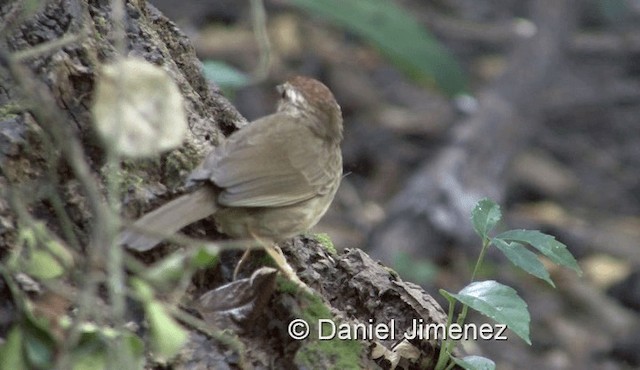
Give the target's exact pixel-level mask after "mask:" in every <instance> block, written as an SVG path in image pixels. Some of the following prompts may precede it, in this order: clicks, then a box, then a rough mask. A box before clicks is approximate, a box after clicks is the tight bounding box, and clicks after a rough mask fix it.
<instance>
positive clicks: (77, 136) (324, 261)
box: [0, 0, 446, 369]
mask: <svg viewBox="0 0 640 370" xmlns="http://www.w3.org/2000/svg"><path fill="white" fill-rule="evenodd" d="M22 7H23V5H22V2H21V1H14V2H8V3H5V4H4V5H2V6H1V7H0V19H1V20H2V22H0V24H2V26H1V27H3V28H2V33H1V37H0V50H4V51H3V52H2V54H1V55H0V62H2V63H1V64H2V66H1V70H2V74H1V75H0V106H1V107H2V110H1V111H0V114H1V115H0V122H1V124H0V166H1V167H2V171H1V172H0V185H1V186H2V189H3V190H2V193H3V196H2V198H1V200H0V221H1V222H0V258H5V257H6V256H7V255H8V254H9V253H11V251H12V249H14V248H15V247H16V243H17V240H18V239H17V233H18V231H19V226H20V225H19V224H18V222H19V221H18V220H22V221H24V220H25V219H27V220H38V221H42V222H44V223H45V224H46V225H47V227H48V228H49V230H52V231H53V232H54V233H56V235H55V238H59V240H62V241H63V242H64V243H65V244H66V245H69V246H72V247H75V248H76V251H75V252H76V253H77V254H78V255H79V256H82V255H83V252H84V251H85V250H86V249H87V248H90V245H91V243H95V238H94V237H95V234H96V232H95V230H98V229H100V228H101V226H102V225H101V224H100V222H101V220H102V218H101V216H100V215H99V214H98V213H100V212H99V210H100V209H101V204H105V203H106V202H107V199H106V196H105V188H106V185H105V183H104V178H103V173H104V170H105V169H104V168H103V167H104V165H105V163H106V160H105V151H104V150H103V147H102V144H101V142H100V140H99V138H98V137H97V136H96V135H95V132H94V130H93V128H92V120H91V114H90V107H91V104H92V94H93V89H94V85H95V80H96V76H97V74H96V71H97V68H98V67H99V66H100V64H101V63H105V62H108V61H110V60H113V59H114V58H115V57H116V56H117V55H118V51H117V49H118V48H117V47H116V46H114V45H117V44H118V42H117V41H118V40H117V35H118V32H117V30H116V28H114V22H113V21H112V19H113V18H112V14H111V10H110V7H109V2H108V1H99V0H94V1H86V0H49V1H46V2H45V4H44V5H43V6H42V7H41V8H40V9H38V10H36V11H35V12H33V13H31V14H26V15H25V14H24V13H23V9H22ZM124 30H125V40H124V44H125V49H126V54H127V55H128V56H132V55H134V56H137V57H141V58H144V59H145V60H147V61H149V62H151V63H153V64H156V65H158V66H161V67H162V68H163V69H164V70H166V71H167V72H168V73H169V75H170V76H171V77H172V78H173V79H174V80H175V82H176V83H177V84H178V86H179V88H180V91H181V93H182V94H183V96H184V98H185V108H186V112H187V116H188V123H189V129H190V130H189V131H190V132H189V135H188V137H187V138H186V140H185V142H184V144H183V145H182V146H181V147H179V148H178V149H175V150H173V151H170V152H168V153H165V154H163V155H161V156H159V158H157V159H150V160H140V161H132V160H126V161H125V162H124V163H123V169H124V172H125V173H124V174H123V185H122V186H123V188H124V189H123V190H124V194H123V202H124V203H123V205H124V207H123V213H124V215H125V216H126V217H128V218H134V217H137V216H138V215H139V214H141V213H143V212H145V211H148V210H149V209H151V208H153V207H155V206H157V205H158V204H160V203H161V202H163V201H166V200H167V199H169V198H172V197H174V196H175V195H176V193H179V192H181V191H183V187H182V181H183V179H184V178H185V177H186V175H187V174H188V173H189V172H190V171H191V169H192V168H193V167H194V166H195V165H196V164H197V163H198V162H199V161H200V159H201V158H202V156H203V155H204V154H205V153H206V152H207V151H208V150H209V149H210V148H211V147H212V146H214V145H216V144H217V143H218V142H219V141H220V140H221V139H222V138H223V134H228V133H229V132H231V131H233V130H235V129H238V128H240V127H241V126H243V125H244V124H245V123H246V120H245V119H244V118H243V117H242V116H241V115H240V114H239V113H238V112H237V111H236V109H235V108H234V107H233V106H232V105H231V104H230V103H229V101H228V100H227V99H226V98H224V97H223V96H222V95H221V94H220V91H219V90H218V89H217V88H216V87H215V86H212V85H211V84H209V83H208V82H207V81H206V80H205V79H204V77H203V76H202V73H201V70H200V62H199V61H198V60H197V58H196V56H195V52H194V49H193V47H192V46H191V44H190V42H189V40H188V39H187V38H186V37H185V36H184V35H183V34H182V33H180V31H179V30H178V29H177V27H176V26H175V25H174V24H173V23H172V22H171V21H169V20H168V19H167V18H165V17H164V16H163V15H162V14H160V13H159V12H158V11H157V10H156V9H155V8H153V7H152V6H151V5H149V4H147V3H145V2H144V1H133V0H132V1H126V3H125V16H124ZM64 142H67V143H68V145H64V144H63V143H64ZM61 143H62V144H61ZM21 210H25V212H24V213H23V214H22V217H20V215H18V213H20V211H21ZM61 215H64V217H61ZM199 228H200V230H199V232H200V234H199V235H202V234H206V233H210V230H209V229H210V228H207V227H205V226H200V227H199ZM192 231H193V230H192ZM52 237H53V236H52ZM283 249H284V250H285V253H286V254H287V256H288V260H289V262H290V264H291V265H292V266H293V268H294V270H295V271H297V272H298V275H299V276H300V278H301V279H302V280H303V281H304V282H305V283H306V284H307V285H309V286H310V287H311V288H313V296H312V297H311V298H307V299H310V300H311V301H313V300H316V301H318V302H320V304H321V305H322V306H323V307H325V309H326V312H328V313H330V314H331V316H332V317H334V318H336V319H339V320H341V321H342V322H344V323H351V324H354V323H364V324H371V323H373V324H377V323H389V322H390V321H391V320H395V321H396V323H395V325H396V326H395V328H396V330H395V332H394V333H393V334H394V336H395V337H396V338H395V339H394V338H388V339H381V340H374V339H363V340H355V341H348V343H351V344H355V346H353V347H345V348H353V351H355V356H354V353H345V351H344V348H342V347H344V346H345V345H343V344H344V343H347V342H340V341H338V342H336V341H330V342H328V343H332V344H331V345H324V344H323V343H321V342H319V341H317V340H316V341H313V340H306V341H295V340H293V339H291V338H290V336H288V335H287V332H286V328H287V324H288V323H289V322H290V321H291V320H293V319H294V318H297V317H300V315H303V316H304V315H309V313H308V312H307V311H308V309H309V308H308V307H304V304H302V303H301V302H304V301H303V300H301V298H300V297H299V296H298V294H294V293H292V292H287V291H285V290H282V289H278V290H276V292H275V293H274V294H273V295H272V296H271V297H270V298H269V299H268V304H267V305H266V307H262V308H261V310H260V312H259V316H258V317H259V318H258V319H257V321H258V323H265V324H262V325H258V324H257V323H256V322H253V323H250V324H253V325H252V326H247V325H248V324H245V325H244V327H242V325H241V327H234V328H233V329H234V330H232V332H231V333H226V334H221V335H220V336H218V337H215V338H211V337H207V336H205V335H202V334H201V331H199V330H198V328H191V330H190V342H189V344H188V345H187V346H186V347H185V348H184V349H183V351H182V352H181V353H180V355H179V356H178V357H177V358H176V359H174V360H173V363H174V364H175V365H176V366H177V367H178V368H202V367H205V368H206V367H209V368H218V369H222V368H270V367H272V366H275V367H276V368H293V367H295V368H303V367H306V368H309V367H311V366H312V367H314V368H336V366H338V365H337V364H345V362H344V361H347V360H353V361H355V362H356V363H354V364H350V365H353V366H360V367H366V368H370V367H372V366H375V364H378V365H380V366H382V367H390V366H391V364H392V363H401V364H405V366H406V367H407V368H424V364H425V363H426V362H427V361H428V360H432V359H434V358H435V356H436V355H437V353H438V349H439V343H437V342H434V341H432V342H429V341H413V342H410V341H406V340H402V333H404V331H406V330H407V329H409V327H410V326H411V324H412V320H423V322H424V323H444V322H446V319H445V315H444V313H443V312H442V310H441V309H440V307H439V306H438V304H437V303H436V302H435V301H434V300H433V299H432V298H431V297H430V296H428V295H427V294H426V293H425V292H424V291H422V290H421V289H420V288H419V287H416V286H414V285H412V284H410V283H405V282H403V281H402V280H401V279H400V278H399V277H398V276H397V275H395V274H394V273H392V272H390V271H389V270H388V269H386V268H384V267H383V266H381V265H379V264H377V263H375V262H373V261H372V260H371V259H370V258H369V257H368V256H367V255H366V254H365V253H363V252H362V251H360V250H348V251H345V252H343V253H340V254H337V253H334V252H328V251H327V249H326V247H323V246H321V245H320V244H319V243H317V242H315V241H313V240H312V239H307V238H296V239H295V240H294V241H293V242H290V243H288V244H286V245H284V246H283ZM149 258H150V257H145V259H146V260H148V259H149ZM151 259H153V258H151ZM83 263H87V262H86V261H84V262H83ZM232 268H233V264H232V263H230V262H227V261H225V260H224V259H222V262H221V265H220V266H219V267H218V269H222V270H224V269H227V270H232ZM220 283H221V284H222V283H228V281H227V282H224V281H220ZM76 284H77V285H80V283H79V282H74V281H72V282H71V285H76ZM238 286H240V285H238ZM247 286H251V284H248V285H247ZM0 295H1V296H3V297H4V296H6V297H7V298H9V297H11V295H10V294H9V293H8V291H7V290H6V286H4V285H1V284H0ZM313 297H315V298H313ZM229 298H232V297H229ZM2 301H3V302H5V303H3V304H6V305H10V304H11V303H10V299H3V300H2ZM70 306H71V307H73V303H71V304H70ZM308 317H311V318H313V319H318V318H319V317H316V316H313V315H312V316H308ZM11 319H12V320H13V322H16V321H17V319H18V316H17V315H16V316H14V317H12V318H11ZM11 319H10V320H9V321H10V322H11ZM230 327H231V326H230ZM249 328H250V329H249ZM7 329H8V328H7V327H0V337H6V334H7V332H6V330H7ZM221 329H224V328H221ZM221 338H226V339H224V340H221ZM398 344H400V345H398ZM394 346H395V347H394ZM341 348H342V349H341ZM409 354H411V356H409ZM373 358H375V359H376V360H375V362H374V360H373ZM345 359H346V360H345ZM354 359H355V360H354ZM311 360H312V361H311ZM310 361H311V362H310ZM433 364H435V361H432V365H431V366H433ZM149 366H150V365H149Z"/></svg>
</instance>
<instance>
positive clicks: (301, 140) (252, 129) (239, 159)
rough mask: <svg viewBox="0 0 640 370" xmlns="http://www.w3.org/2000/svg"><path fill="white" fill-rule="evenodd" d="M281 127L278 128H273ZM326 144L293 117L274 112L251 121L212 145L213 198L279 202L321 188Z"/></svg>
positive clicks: (241, 203) (239, 203) (228, 202)
mask: <svg viewBox="0 0 640 370" xmlns="http://www.w3.org/2000/svg"><path fill="white" fill-rule="evenodd" d="M276 126H280V127H276ZM328 150H329V147H328V146H327V145H326V144H325V143H324V141H323V140H322V139H321V138H320V137H318V136H316V135H314V134H313V133H312V132H311V130H309V129H308V128H307V127H305V126H304V125H302V124H300V123H299V121H298V120H296V119H294V118H292V117H290V116H288V115H284V114H281V113H276V114H273V115H270V116H267V117H264V118H262V119H260V120H257V121H255V122H253V123H251V124H250V125H249V126H247V127H244V128H242V129H241V130H239V131H237V132H236V133H234V134H233V135H231V136H230V137H229V138H228V139H227V140H225V142H224V143H223V144H222V145H220V146H219V147H218V148H216V149H215V151H214V152H215V153H213V157H211V159H210V160H209V162H210V163H209V164H210V165H211V167H210V168H211V175H210V180H211V181H213V182H214V183H215V184H216V185H217V186H219V187H221V188H222V189H223V191H222V193H221V194H220V196H219V197H218V202H219V203H220V204H222V205H224V206H233V207H282V206H287V205H291V204H295V203H298V202H301V201H304V200H307V199H310V198H312V197H314V196H316V195H318V194H322V193H324V192H326V191H327V190H326V188H327V187H328V186H327V182H330V181H329V179H330V177H328V176H327V175H326V172H327V171H328V168H327V166H325V165H324V164H322V163H320V162H321V161H319V158H326V157H327V151H328Z"/></svg>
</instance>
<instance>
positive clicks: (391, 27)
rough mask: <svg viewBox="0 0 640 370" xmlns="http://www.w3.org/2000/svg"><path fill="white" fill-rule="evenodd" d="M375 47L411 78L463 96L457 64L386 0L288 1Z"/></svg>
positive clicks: (461, 74) (405, 13)
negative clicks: (352, 33)
mask: <svg viewBox="0 0 640 370" xmlns="http://www.w3.org/2000/svg"><path fill="white" fill-rule="evenodd" d="M291 3H292V4H294V5H297V6H298V7H300V8H302V9H304V10H307V11H309V12H310V13H312V14H314V15H318V16H321V17H324V18H326V19H328V20H330V21H331V22H334V23H336V24H338V25H339V26H341V27H344V28H345V29H348V30H349V31H352V32H354V33H356V34H357V35H359V36H361V37H362V38H363V39H365V40H367V41H369V42H371V43H372V44H373V45H375V46H376V47H378V48H379V49H380V51H381V52H382V53H383V54H385V55H386V56H387V57H388V58H389V59H391V61H392V62H393V63H395V64H396V65H397V66H398V67H399V68H400V69H402V70H403V71H405V73H407V74H408V75H409V76H410V77H411V78H413V79H415V80H418V81H424V82H428V83H431V84H433V85H436V86H437V87H439V88H440V89H442V91H444V92H445V93H446V94H448V95H452V96H453V95H457V94H460V93H463V92H464V91H465V89H466V77H465V75H464V72H463V71H462V69H461V68H460V67H459V65H458V63H457V61H456V60H455V59H454V58H453V56H451V54H450V53H449V52H448V51H447V50H446V49H445V48H444V47H442V46H441V45H440V44H439V43H438V42H437V41H436V40H435V39H434V37H433V36H432V35H431V34H429V32H427V30H425V29H424V28H423V27H422V26H421V25H420V23H418V21H417V20H416V19H415V17H413V16H412V15H411V14H410V13H409V12H408V11H406V10H404V9H403V8H401V7H399V6H398V5H396V4H395V3H394V2H392V1H388V0H323V1H318V0H291Z"/></svg>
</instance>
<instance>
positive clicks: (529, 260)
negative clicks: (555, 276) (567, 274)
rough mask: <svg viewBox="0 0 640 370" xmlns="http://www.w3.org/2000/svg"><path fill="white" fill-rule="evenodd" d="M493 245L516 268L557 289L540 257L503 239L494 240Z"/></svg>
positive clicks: (520, 245) (518, 244)
mask: <svg viewBox="0 0 640 370" xmlns="http://www.w3.org/2000/svg"><path fill="white" fill-rule="evenodd" d="M492 243H493V244H494V245H495V246H496V248H498V249H499V250H500V251H501V252H502V253H504V255H505V256H506V257H507V258H508V259H509V260H510V261H511V262H512V263H513V264H514V265H516V266H518V267H520V268H521V269H523V270H524V271H526V272H528V273H530V274H531V275H533V276H535V277H538V278H540V279H542V280H544V281H546V282H547V283H549V285H551V286H552V287H554V288H555V284H554V283H553V281H552V280H551V277H550V276H549V271H547V269H546V268H545V267H544V265H543V264H542V262H540V259H538V256H537V255H536V254H535V253H533V252H531V251H530V250H528V249H527V248H525V246H524V245H522V244H520V243H518V242H511V243H509V242H506V241H504V240H502V239H498V238H494V239H493V240H492Z"/></svg>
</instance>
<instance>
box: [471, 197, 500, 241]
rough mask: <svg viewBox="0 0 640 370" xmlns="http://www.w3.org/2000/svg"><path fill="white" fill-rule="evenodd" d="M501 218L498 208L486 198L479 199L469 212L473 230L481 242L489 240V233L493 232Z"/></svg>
mask: <svg viewBox="0 0 640 370" xmlns="http://www.w3.org/2000/svg"><path fill="white" fill-rule="evenodd" d="M501 218H502V212H500V206H499V205H497V204H496V203H494V202H493V201H492V200H491V199H488V198H484V199H481V200H480V201H479V202H478V204H476V206H475V208H474V209H473V211H471V222H472V223H473V229H474V230H475V231H476V234H478V235H479V236H480V237H481V238H482V240H483V241H484V240H487V239H489V236H488V234H489V232H490V231H491V230H493V228H494V227H495V226H496V224H497V223H498V221H500V219H501Z"/></svg>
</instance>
